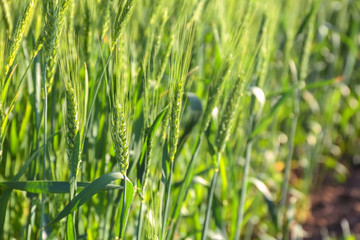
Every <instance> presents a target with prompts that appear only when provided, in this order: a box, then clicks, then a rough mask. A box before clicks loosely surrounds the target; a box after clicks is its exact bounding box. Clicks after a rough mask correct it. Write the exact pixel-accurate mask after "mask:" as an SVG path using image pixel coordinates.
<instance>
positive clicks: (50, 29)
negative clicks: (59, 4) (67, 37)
mask: <svg viewBox="0 0 360 240" xmlns="http://www.w3.org/2000/svg"><path fill="white" fill-rule="evenodd" d="M43 8H44V13H46V21H45V26H44V27H43V30H42V31H41V33H40V36H39V37H38V39H37V41H36V48H35V50H34V52H33V54H32V57H33V58H34V57H36V55H37V54H38V52H39V51H40V50H41V49H42V47H43V46H44V45H45V55H46V56H47V55H48V52H50V44H49V43H50V42H51V39H52V37H51V34H54V33H55V21H56V14H55V11H54V6H53V1H52V0H50V1H47V2H45V1H44V2H43Z"/></svg>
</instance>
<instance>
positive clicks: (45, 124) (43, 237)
mask: <svg viewBox="0 0 360 240" xmlns="http://www.w3.org/2000/svg"><path fill="white" fill-rule="evenodd" d="M43 83H44V153H43V154H44V155H43V162H42V178H43V180H44V181H45V180H46V176H45V162H46V139H47V137H46V131H47V88H46V64H45V70H44V76H43ZM44 216H45V194H44V193H42V194H41V218H40V227H41V229H42V228H43V227H44V226H45V224H44ZM40 239H46V236H45V235H44V230H41V232H40Z"/></svg>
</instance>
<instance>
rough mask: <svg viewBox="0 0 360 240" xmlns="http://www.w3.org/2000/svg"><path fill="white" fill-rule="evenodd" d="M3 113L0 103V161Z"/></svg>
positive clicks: (0, 154)
mask: <svg viewBox="0 0 360 240" xmlns="http://www.w3.org/2000/svg"><path fill="white" fill-rule="evenodd" d="M3 119H4V118H3V113H2V107H1V104H0V162H1V160H2V150H3V149H2V124H3Z"/></svg>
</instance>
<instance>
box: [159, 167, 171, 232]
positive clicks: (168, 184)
mask: <svg viewBox="0 0 360 240" xmlns="http://www.w3.org/2000/svg"><path fill="white" fill-rule="evenodd" d="M173 171H174V161H170V172H169V178H168V181H167V182H166V201H165V206H164V210H163V219H162V220H163V223H162V227H161V228H162V230H161V238H162V239H163V238H164V236H165V229H166V223H167V218H168V215H169V204H170V195H171V182H172V175H173Z"/></svg>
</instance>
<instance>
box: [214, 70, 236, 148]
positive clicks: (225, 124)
mask: <svg viewBox="0 0 360 240" xmlns="http://www.w3.org/2000/svg"><path fill="white" fill-rule="evenodd" d="M241 83H242V82H241V78H240V77H239V78H238V79H237V81H236V83H235V86H234V88H233V90H232V92H231V95H230V96H229V98H228V100H227V102H226V105H225V109H224V111H223V114H222V117H221V120H220V125H219V129H218V133H217V136H216V147H217V149H218V152H220V153H221V152H222V151H223V150H224V147H225V144H226V142H227V141H228V139H229V134H230V130H231V128H232V125H233V122H234V119H235V112H236V107H237V105H238V100H239V98H240V89H241Z"/></svg>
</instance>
